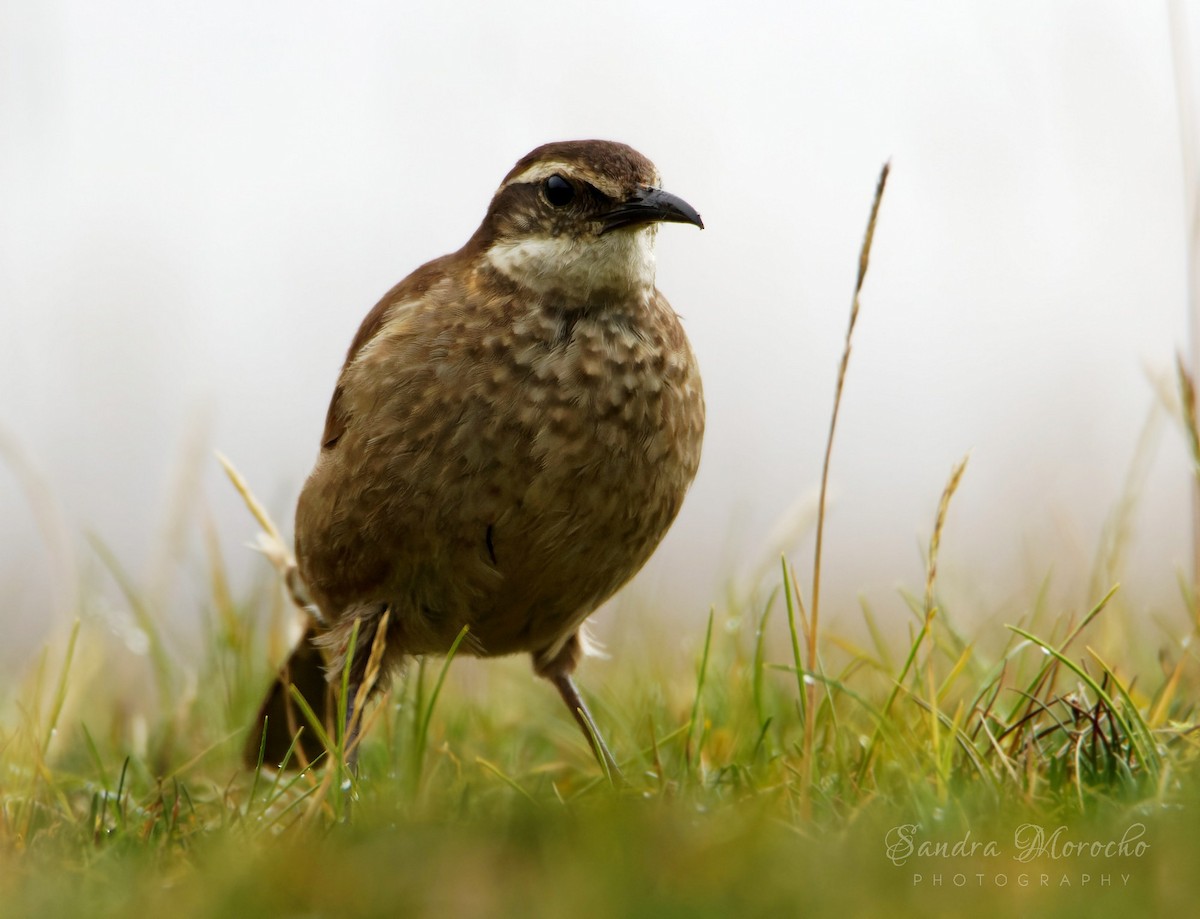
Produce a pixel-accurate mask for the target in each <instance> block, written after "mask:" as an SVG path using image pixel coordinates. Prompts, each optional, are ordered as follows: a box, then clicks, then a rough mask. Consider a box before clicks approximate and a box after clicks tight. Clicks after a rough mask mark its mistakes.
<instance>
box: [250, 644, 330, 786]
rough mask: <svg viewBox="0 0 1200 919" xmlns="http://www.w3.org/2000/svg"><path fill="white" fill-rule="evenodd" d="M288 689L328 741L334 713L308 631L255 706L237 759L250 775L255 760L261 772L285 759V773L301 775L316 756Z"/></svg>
mask: <svg viewBox="0 0 1200 919" xmlns="http://www.w3.org/2000/svg"><path fill="white" fill-rule="evenodd" d="M292 687H295V689H296V691H297V692H299V693H300V695H301V696H303V697H304V701H305V702H307V703H308V706H309V708H311V709H312V713H313V714H314V715H316V717H317V720H318V721H319V722H320V723H321V724H322V725H324V726H325V729H326V731H327V732H328V736H333V734H332V731H331V730H330V728H331V724H332V717H333V712H334V703H333V688H332V687H331V686H330V685H329V682H328V681H327V680H326V678H325V659H324V656H323V655H322V654H321V650H320V649H319V648H318V647H317V646H316V645H315V644H314V643H313V630H312V629H311V628H308V629H305V632H304V635H303V637H302V638H301V639H300V643H299V644H298V645H297V646H296V650H295V651H293V652H292V656H291V657H289V658H288V660H287V663H285V664H284V665H283V667H282V668H281V669H280V671H279V673H278V674H277V675H276V677H275V682H274V683H272V684H271V687H270V689H268V690H267V694H266V697H265V698H264V699H263V702H262V705H260V706H259V709H258V716H257V717H256V718H255V719H254V724H253V725H251V728H250V735H249V737H247V738H246V747H245V749H244V750H243V751H242V758H243V760H244V761H245V763H246V765H247V766H249V767H250V768H251V769H253V768H254V767H255V766H257V765H258V763H259V760H260V757H261V761H262V764H263V765H264V766H272V767H276V768H278V767H280V766H281V765H282V764H283V762H284V759H285V758H286V759H287V760H288V768H291V769H301V768H304V767H305V766H307V765H308V763H309V762H310V761H311V760H312V758H313V757H314V756H316V755H317V754H318V753H319V752H321V744H320V743H319V742H318V741H317V740H316V738H315V732H314V731H313V729H312V726H311V725H310V724H309V722H308V718H307V717H306V716H305V714H304V712H303V711H302V710H301V708H300V706H299V705H298V704H297V703H296V700H295V698H294V696H293V695H292ZM289 750H290V751H291V756H290V757H288V751H289Z"/></svg>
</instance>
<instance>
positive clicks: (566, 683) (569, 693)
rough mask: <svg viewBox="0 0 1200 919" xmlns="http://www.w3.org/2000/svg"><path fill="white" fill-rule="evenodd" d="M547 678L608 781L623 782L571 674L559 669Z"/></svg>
mask: <svg viewBox="0 0 1200 919" xmlns="http://www.w3.org/2000/svg"><path fill="white" fill-rule="evenodd" d="M547 679H548V680H550V682H551V683H553V684H554V686H555V688H556V689H557V690H558V694H559V695H560V696H562V699H563V701H564V702H566V703H567V708H569V709H570V710H571V714H572V715H574V716H575V720H576V721H577V722H579V727H580V728H582V729H583V735H584V736H585V737H586V738H587V739H588V743H589V744H590V745H591V748H592V753H594V754H595V756H596V761H597V762H598V763H600V767H601V768H602V769H604V771H605V772H607V773H608V776H609V779H610V781H611V782H612V783H613V784H614V785H620V784H624V782H625V777H624V776H623V775H621V770H620V768H619V767H618V766H617V761H616V759H615V758H614V757H613V755H612V752H611V751H610V750H609V749H608V745H607V744H605V742H604V738H603V737H601V736H600V729H599V728H597V727H596V721H595V719H594V718H592V713H591V712H590V711H588V707H587V704H586V703H585V702H584V701H583V697H582V696H581V695H579V689H578V688H577V687H576V686H575V681H574V680H572V679H571V674H569V673H564V672H562V671H560V672H558V673H553V674H547Z"/></svg>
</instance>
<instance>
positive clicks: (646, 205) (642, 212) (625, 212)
mask: <svg viewBox="0 0 1200 919" xmlns="http://www.w3.org/2000/svg"><path fill="white" fill-rule="evenodd" d="M602 219H603V220H604V229H603V230H601V231H600V232H601V233H602V234H603V233H607V232H608V231H609V230H615V229H617V228H618V227H628V226H634V225H636V224H639V223H656V222H661V223H691V224H695V225H696V226H698V227H699V228H700V229H702V230H703V229H704V221H703V220H701V219H700V215H699V214H697V213H696V209H695V208H694V207H692V206H691V205H690V204H688V203H687V202H686V201H684V200H683V199H682V198H680V197H679V196H678V195H673V194H671V193H670V192H669V191H663V190H662V189H661V188H651V187H650V186H648V185H644V186H642V187H641V188H639V189H638V190H637V191H636V192H634V193H633V195H632V196H630V197H629V198H628V199H626V200H625V201H622V202H621V203H620V204H618V205H617V206H616V207H614V208H613V209H612V210H611V211H609V212H608V213H607V214H605V215H604V216H603V218H602Z"/></svg>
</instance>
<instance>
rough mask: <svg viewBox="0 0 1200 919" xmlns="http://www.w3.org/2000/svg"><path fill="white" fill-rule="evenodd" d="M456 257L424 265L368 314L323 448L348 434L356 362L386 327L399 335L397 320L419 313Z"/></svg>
mask: <svg viewBox="0 0 1200 919" xmlns="http://www.w3.org/2000/svg"><path fill="white" fill-rule="evenodd" d="M450 258H452V256H444V257H442V258H440V259H435V260H434V261H432V262H429V263H427V264H425V265H422V266H421V267H420V268H418V269H417V270H416V271H414V272H413V273H412V274H410V275H409V276H408V277H407V278H405V279H404V280H403V281H401V282H400V283H399V284H397V285H396V286H395V287H393V288H392V289H391V290H389V291H388V292H387V293H386V294H384V296H383V299H382V300H380V301H379V302H378V303H376V304H375V306H374V307H373V308H372V309H371V312H369V313H367V316H366V318H365V319H363V321H362V325H360V326H359V327H358V332H357V333H355V335H354V340H353V341H352V342H351V343H350V349H349V351H347V352H346V360H345V361H344V362H343V364H342V370H341V373H340V374H339V375H338V382H337V386H335V387H334V390H333V398H332V399H330V400H329V410H328V411H327V412H326V413H325V431H324V433H322V435H321V447H322V448H323V449H325V450H329V449H331V448H332V447H334V446H335V445H336V444H337V442H338V440H339V439H340V438H341V436H342V434H344V433H345V431H346V424H347V423H348V421H349V417H350V416H349V408H348V407H347V405H346V398H345V385H344V384H345V379H346V371H347V369H348V368H349V367H350V365H351V364H353V363H354V359H355V358H356V357H358V355H359V352H361V351H362V349H363V348H365V347H366V346H367V345H368V344H369V343H370V342H371V341H372V340H373V339H374V338H375V337H376V336H377V335H378V334H379V333H380V332H381V331H383V330H384V329H385V328H390V330H391V331H392V332H393V333H394V332H395V321H396V320H402V318H403V317H404V315H405V314H406V313H407V314H412V313H413V312H415V311H414V310H413V307H414V306H415V305H416V303H417V301H419V299H420V298H421V297H422V296H424V295H425V294H426V293H427V292H428V291H429V288H430V287H432V286H433V285H434V284H436V283H437V282H438V281H440V280H441V279H442V278H444V277H445V275H446V267H447V265H446V263H447V262H448V260H449V259H450Z"/></svg>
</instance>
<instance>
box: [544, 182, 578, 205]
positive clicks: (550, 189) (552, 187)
mask: <svg viewBox="0 0 1200 919" xmlns="http://www.w3.org/2000/svg"><path fill="white" fill-rule="evenodd" d="M542 189H543V191H545V193H546V200H547V201H549V202H550V204H551V205H552V206H553V207H564V206H566V205H568V204H570V203H571V201H572V200H574V198H575V189H574V188H573V187H572V186H571V183H570V182H568V181H567V180H566V179H564V178H563V177H562V176H560V175H552V176H550V178H548V179H547V180H546V182H545V184H544V185H543V186H542Z"/></svg>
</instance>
